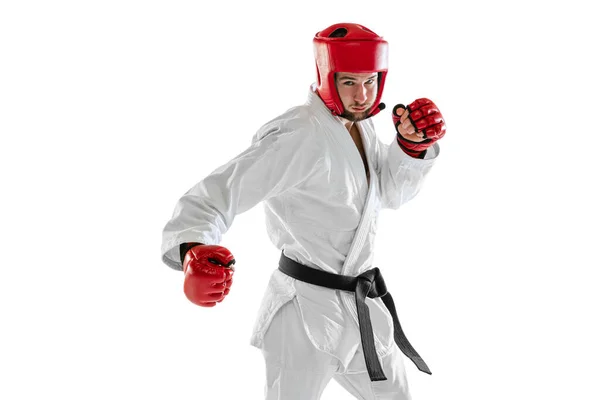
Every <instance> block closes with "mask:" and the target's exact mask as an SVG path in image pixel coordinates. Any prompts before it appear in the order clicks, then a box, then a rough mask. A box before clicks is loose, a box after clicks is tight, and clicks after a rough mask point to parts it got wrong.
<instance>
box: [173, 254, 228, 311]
mask: <svg viewBox="0 0 600 400" xmlns="http://www.w3.org/2000/svg"><path fill="white" fill-rule="evenodd" d="M233 264H235V259H234V258H233V255H232V254H231V252H230V251H229V250H227V249H226V248H225V247H222V246H213V245H198V246H194V247H192V248H191V249H189V250H188V251H187V253H186V254H185V258H184V260H183V272H184V273H185V278H184V281H183V292H184V293H185V295H186V297H187V298H188V300H190V301H191V302H192V303H194V304H197V305H199V306H202V307H214V306H215V305H216V304H217V303H220V302H222V301H223V299H224V298H225V296H227V295H228V294H229V288H230V287H231V283H232V279H233V272H234V269H233Z"/></svg>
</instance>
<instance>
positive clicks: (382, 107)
mask: <svg viewBox="0 0 600 400" xmlns="http://www.w3.org/2000/svg"><path fill="white" fill-rule="evenodd" d="M381 110H385V104H384V103H379V104H378V105H377V107H375V109H374V110H373V111H372V112H371V114H369V115H368V116H367V118H365V119H368V118H371V117H372V116H373V115H377V114H378V113H379V112H380V111H381Z"/></svg>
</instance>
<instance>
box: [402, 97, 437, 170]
mask: <svg viewBox="0 0 600 400" xmlns="http://www.w3.org/2000/svg"><path fill="white" fill-rule="evenodd" d="M406 108H407V107H404V105H402V104H397V105H396V106H395V107H394V110H393V111H392V119H393V120H394V126H395V127H396V132H397V135H396V136H397V141H398V145H399V146H400V148H401V149H402V150H404V152H405V153H406V154H408V155H410V156H412V157H415V158H423V157H425V151H426V150H427V148H428V147H429V146H431V145H432V144H434V143H435V142H437V141H438V140H439V139H441V138H442V137H443V136H444V134H445V133H446V122H445V121H444V117H442V113H440V110H439V109H438V108H437V106H436V105H435V104H434V103H433V101H431V100H429V99H417V100H415V101H413V102H412V103H411V104H410V105H409V106H408V115H407V116H403V114H404V113H405V112H404V113H403V112H402V111H403V110H405V109H406ZM407 119H408V122H406V120H407Z"/></svg>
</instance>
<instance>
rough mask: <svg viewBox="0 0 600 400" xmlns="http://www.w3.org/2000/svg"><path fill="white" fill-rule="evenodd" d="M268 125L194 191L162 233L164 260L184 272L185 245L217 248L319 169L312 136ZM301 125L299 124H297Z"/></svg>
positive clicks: (303, 129)
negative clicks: (241, 218)
mask: <svg viewBox="0 0 600 400" xmlns="http://www.w3.org/2000/svg"><path fill="white" fill-rule="evenodd" d="M290 125H291V124H286V123H285V122H281V121H279V122H277V123H270V124H267V125H265V126H264V127H263V128H261V130H259V132H258V133H257V135H256V136H255V138H254V140H253V142H252V145H251V146H250V147H249V148H248V149H246V150H245V151H243V152H242V153H241V154H239V155H238V156H237V157H235V158H234V159H232V160H231V161H229V162H227V163H225V164H224V165H222V166H221V167H219V168H217V169H216V170H215V171H213V172H212V173H211V174H209V175H208V176H207V177H206V178H204V179H203V180H202V181H200V182H199V183H197V184H196V185H194V186H193V187H192V188H191V189H190V190H189V191H188V192H187V193H186V194H185V195H184V196H183V197H181V199H179V201H178V202H177V205H176V206H175V211H174V212H173V216H172V218H171V220H170V221H169V222H168V223H167V224H166V226H165V228H164V230H163V242H162V260H163V262H164V263H165V264H167V265H168V266H169V267H171V268H173V269H176V270H182V263H181V254H180V251H181V248H180V245H181V244H183V243H202V244H206V245H216V244H218V243H220V241H221V238H222V235H223V234H224V233H225V232H227V231H228V230H229V228H230V227H231V225H232V224H233V220H234V217H235V216H236V215H238V214H241V213H243V212H245V211H247V210H249V209H251V208H252V207H254V206H255V205H257V204H258V203H260V202H261V201H263V200H266V199H268V198H270V197H273V196H277V195H279V194H281V193H283V192H284V191H286V190H287V189H289V188H291V187H293V186H295V185H297V184H299V183H301V182H302V181H303V180H304V179H306V178H307V177H308V176H309V175H310V173H311V171H312V169H313V168H314V167H315V165H316V156H317V151H316V150H317V149H316V148H315V147H316V144H315V141H314V136H313V134H312V133H313V130H312V129H310V128H309V127H302V126H300V127H298V126H294V127H293V126H290ZM296 125H297V124H296Z"/></svg>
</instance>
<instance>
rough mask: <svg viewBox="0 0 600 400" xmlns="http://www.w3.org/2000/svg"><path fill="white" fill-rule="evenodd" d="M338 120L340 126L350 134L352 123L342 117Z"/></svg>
mask: <svg viewBox="0 0 600 400" xmlns="http://www.w3.org/2000/svg"><path fill="white" fill-rule="evenodd" d="M339 119H340V120H341V121H342V124H344V126H345V127H346V129H348V132H351V129H352V127H353V126H354V121H350V120H348V119H346V118H344V117H339Z"/></svg>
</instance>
